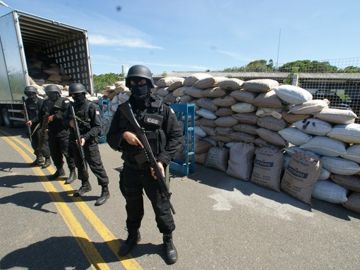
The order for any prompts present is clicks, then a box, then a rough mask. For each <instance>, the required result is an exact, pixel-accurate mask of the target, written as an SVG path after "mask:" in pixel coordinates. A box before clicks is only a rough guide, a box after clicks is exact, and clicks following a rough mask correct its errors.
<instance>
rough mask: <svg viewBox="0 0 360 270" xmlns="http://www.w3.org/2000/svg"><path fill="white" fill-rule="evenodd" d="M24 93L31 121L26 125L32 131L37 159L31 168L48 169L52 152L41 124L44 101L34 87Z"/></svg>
mask: <svg viewBox="0 0 360 270" xmlns="http://www.w3.org/2000/svg"><path fill="white" fill-rule="evenodd" d="M24 93H25V95H26V96H27V99H26V100H25V104H26V109H27V113H28V115H29V121H27V122H26V123H25V124H26V125H27V126H29V127H30V130H31V146H32V148H33V149H34V154H35V156H36V159H35V160H34V162H32V163H31V164H30V165H31V166H41V167H42V168H47V167H49V166H50V165H51V161H50V150H49V144H48V140H47V136H46V134H42V130H41V123H40V111H41V107H42V105H43V100H42V99H40V98H39V97H38V96H37V95H38V91H37V89H36V88H35V87H34V86H26V87H25V89H24Z"/></svg>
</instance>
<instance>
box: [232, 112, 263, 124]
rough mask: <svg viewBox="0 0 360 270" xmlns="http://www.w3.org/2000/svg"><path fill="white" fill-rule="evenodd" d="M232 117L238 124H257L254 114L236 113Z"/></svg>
mask: <svg viewBox="0 0 360 270" xmlns="http://www.w3.org/2000/svg"><path fill="white" fill-rule="evenodd" d="M232 117H234V118H235V119H236V120H238V122H239V123H244V124H250V125H255V124H256V122H257V117H256V115H255V113H236V114H233V115H232Z"/></svg>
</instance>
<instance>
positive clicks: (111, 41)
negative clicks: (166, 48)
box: [89, 35, 163, 49]
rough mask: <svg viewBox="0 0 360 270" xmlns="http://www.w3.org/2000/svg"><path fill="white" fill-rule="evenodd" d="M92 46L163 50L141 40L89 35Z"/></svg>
mask: <svg viewBox="0 0 360 270" xmlns="http://www.w3.org/2000/svg"><path fill="white" fill-rule="evenodd" d="M89 41H90V44H92V45H103V46H120V47H130V48H146V49H163V48H162V47H160V46H156V45H153V44H150V43H148V42H147V41H145V40H143V39H140V38H111V37H107V36H104V35H89Z"/></svg>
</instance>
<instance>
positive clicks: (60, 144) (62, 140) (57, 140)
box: [49, 133, 75, 170]
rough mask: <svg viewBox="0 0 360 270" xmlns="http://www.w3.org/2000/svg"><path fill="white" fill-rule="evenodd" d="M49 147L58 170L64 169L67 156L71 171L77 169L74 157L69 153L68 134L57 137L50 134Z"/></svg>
mask: <svg viewBox="0 0 360 270" xmlns="http://www.w3.org/2000/svg"><path fill="white" fill-rule="evenodd" d="M49 147H50V155H51V158H52V160H53V162H54V165H55V167H56V169H60V168H62V167H63V164H64V161H63V156H65V159H66V162H67V165H68V168H69V170H74V169H75V162H74V157H73V155H72V153H71V152H70V151H69V135H68V134H64V135H61V136H56V135H55V134H53V133H49Z"/></svg>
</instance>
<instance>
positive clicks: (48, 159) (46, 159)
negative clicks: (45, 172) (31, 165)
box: [41, 157, 51, 169]
mask: <svg viewBox="0 0 360 270" xmlns="http://www.w3.org/2000/svg"><path fill="white" fill-rule="evenodd" d="M50 165H51V160H50V158H49V157H47V158H45V162H44V164H43V165H42V166H41V168H42V169H46V168H47V167H49V166H50Z"/></svg>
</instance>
